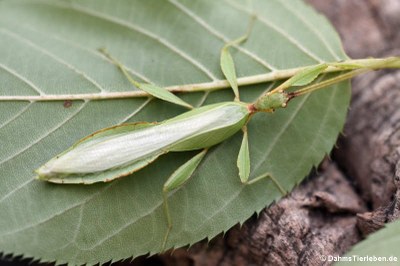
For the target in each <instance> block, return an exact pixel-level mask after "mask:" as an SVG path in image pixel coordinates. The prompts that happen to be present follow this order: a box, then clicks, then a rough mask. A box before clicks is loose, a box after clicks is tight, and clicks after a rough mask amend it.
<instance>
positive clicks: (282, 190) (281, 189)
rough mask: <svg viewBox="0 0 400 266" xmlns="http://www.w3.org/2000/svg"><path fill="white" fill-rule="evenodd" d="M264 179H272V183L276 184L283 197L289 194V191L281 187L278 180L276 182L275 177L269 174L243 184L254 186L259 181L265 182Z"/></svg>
mask: <svg viewBox="0 0 400 266" xmlns="http://www.w3.org/2000/svg"><path fill="white" fill-rule="evenodd" d="M263 179H270V180H271V181H272V183H274V185H275V186H276V188H277V189H278V190H279V192H280V193H281V194H282V196H286V195H287V194H288V191H286V190H285V189H284V188H283V187H282V186H281V184H279V182H278V180H276V179H275V177H273V176H272V175H271V174H268V173H266V174H263V175H260V176H258V177H256V178H253V179H251V180H249V181H247V182H245V183H243V184H245V185H252V184H254V183H257V182H258V181H260V180H263Z"/></svg>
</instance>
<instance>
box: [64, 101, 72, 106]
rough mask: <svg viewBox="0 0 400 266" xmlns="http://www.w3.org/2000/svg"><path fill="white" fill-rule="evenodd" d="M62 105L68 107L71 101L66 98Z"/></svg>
mask: <svg viewBox="0 0 400 266" xmlns="http://www.w3.org/2000/svg"><path fill="white" fill-rule="evenodd" d="M63 105H64V107H65V108H69V107H71V106H72V101H70V100H66V101H64V104H63Z"/></svg>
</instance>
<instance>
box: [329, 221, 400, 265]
mask: <svg viewBox="0 0 400 266" xmlns="http://www.w3.org/2000/svg"><path fill="white" fill-rule="evenodd" d="M399 232H400V221H394V222H392V223H389V224H386V226H385V228H383V229H380V230H379V231H377V232H375V233H373V234H371V235H369V236H368V237H367V239H365V240H363V241H361V242H360V243H358V244H357V245H355V246H354V247H353V248H352V249H351V250H350V252H348V253H347V254H345V255H343V256H342V257H344V259H347V258H349V259H350V260H348V261H344V260H343V261H342V262H339V263H336V264H335V265H337V266H339V265H365V264H366V263H368V264H371V265H398V264H399V261H400V256H399V245H400V234H399ZM327 259H329V258H328V257H327ZM385 260H386V261H385Z"/></svg>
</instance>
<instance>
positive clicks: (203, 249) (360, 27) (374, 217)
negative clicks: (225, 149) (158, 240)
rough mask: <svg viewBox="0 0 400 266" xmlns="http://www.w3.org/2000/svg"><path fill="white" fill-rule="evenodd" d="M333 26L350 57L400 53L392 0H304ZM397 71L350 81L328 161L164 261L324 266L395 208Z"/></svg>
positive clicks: (398, 208) (397, 10)
mask: <svg viewBox="0 0 400 266" xmlns="http://www.w3.org/2000/svg"><path fill="white" fill-rule="evenodd" d="M307 2H309V3H310V4H312V5H313V6H314V7H315V8H316V9H317V10H319V11H320V12H322V13H324V14H325V15H326V16H327V17H328V19H330V21H331V22H332V24H333V25H334V27H335V28H336V29H337V30H338V31H339V34H340V35H341V38H342V40H343V44H344V48H345V50H346V51H347V53H348V55H349V56H350V57H353V58H359V57H368V56H375V57H384V56H393V55H399V54H400V51H399V50H396V48H397V47H400V45H399V44H400V16H399V14H400V2H399V1H398V0H384V1H381V0H365V1H348V0H334V1H320V0H308V1H307ZM399 84H400V72H399V71H397V72H396V71H379V72H377V73H370V74H367V75H363V76H362V77H357V78H356V79H355V80H354V81H353V99H352V104H351V108H350V112H349V116H348V120H347V124H346V127H345V133H344V136H342V137H341V138H340V139H339V141H338V149H336V150H335V151H334V153H333V154H334V155H333V161H332V160H331V161H328V160H325V162H324V163H323V164H322V166H321V167H320V169H319V171H318V172H319V173H320V174H318V175H314V176H313V177H311V178H309V179H307V180H305V181H304V182H303V183H302V184H301V185H300V186H299V187H298V188H296V189H295V190H294V191H293V192H292V193H291V194H290V195H289V196H287V197H285V198H283V199H282V200H280V201H279V202H277V203H276V204H273V205H272V206H270V207H268V208H266V209H265V210H264V211H263V212H262V213H261V214H260V215H259V217H253V218H252V219H250V220H249V221H247V222H246V223H245V224H244V225H243V226H242V227H241V228H239V227H235V228H233V229H231V230H230V231H229V232H228V233H227V234H225V235H224V236H222V235H221V236H219V237H216V238H215V239H213V240H212V241H211V242H210V243H205V242H203V243H198V244H196V245H195V246H193V247H191V248H190V249H189V250H185V249H179V250H177V251H174V252H173V253H172V255H163V256H161V257H159V258H160V259H161V260H162V261H163V263H164V264H165V265H330V264H331V263H330V262H324V261H322V260H321V256H323V255H325V256H328V255H333V256H336V255H343V254H344V253H345V252H346V251H348V250H349V249H350V248H351V246H353V245H354V244H356V243H357V242H359V241H361V240H362V239H363V238H364V237H365V236H366V235H367V234H369V233H371V232H374V231H376V230H378V229H380V228H381V227H382V226H383V225H384V223H386V222H390V221H393V220H395V219H397V218H398V217H399V214H400V189H399V188H400V108H399V106H400V85H399Z"/></svg>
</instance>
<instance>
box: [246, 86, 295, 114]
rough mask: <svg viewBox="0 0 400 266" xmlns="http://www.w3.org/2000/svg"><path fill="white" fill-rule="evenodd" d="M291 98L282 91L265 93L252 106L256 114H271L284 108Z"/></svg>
mask: <svg viewBox="0 0 400 266" xmlns="http://www.w3.org/2000/svg"><path fill="white" fill-rule="evenodd" d="M291 98H292V96H291V95H290V94H289V93H286V92H284V91H277V92H272V93H266V94H264V95H263V96H261V97H260V98H258V99H257V101H256V102H255V103H254V104H253V106H254V109H255V111H256V112H273V111H275V109H278V108H284V107H286V105H287V103H288V102H289V100H290V99H291Z"/></svg>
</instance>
